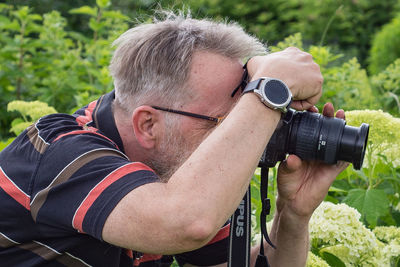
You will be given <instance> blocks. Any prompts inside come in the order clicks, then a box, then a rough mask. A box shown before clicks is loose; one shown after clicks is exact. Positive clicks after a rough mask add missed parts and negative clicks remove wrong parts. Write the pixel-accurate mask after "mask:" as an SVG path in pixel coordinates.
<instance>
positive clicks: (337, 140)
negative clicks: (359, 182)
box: [287, 112, 369, 169]
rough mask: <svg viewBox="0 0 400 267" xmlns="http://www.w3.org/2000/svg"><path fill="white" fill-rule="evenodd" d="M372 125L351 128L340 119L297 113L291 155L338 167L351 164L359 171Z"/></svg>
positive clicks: (294, 119)
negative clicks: (342, 161)
mask: <svg viewBox="0 0 400 267" xmlns="http://www.w3.org/2000/svg"><path fill="white" fill-rule="evenodd" d="M368 131H369V125H368V124H365V123H364V124H362V126H361V127H359V128H357V127H352V126H347V125H346V122H345V121H344V120H342V119H338V118H330V117H324V116H322V115H320V114H317V113H312V112H295V114H294V116H293V118H292V121H291V125H290V131H289V140H288V144H287V152H288V153H290V154H295V155H297V156H299V157H300V158H302V159H305V160H321V161H323V162H326V163H328V164H335V163H336V162H337V161H338V160H344V161H347V162H351V163H353V165H354V168H355V169H360V168H361V166H362V163H363V159H364V154H365V149H366V144H367V140H368Z"/></svg>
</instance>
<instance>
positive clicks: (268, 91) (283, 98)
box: [243, 77, 292, 113]
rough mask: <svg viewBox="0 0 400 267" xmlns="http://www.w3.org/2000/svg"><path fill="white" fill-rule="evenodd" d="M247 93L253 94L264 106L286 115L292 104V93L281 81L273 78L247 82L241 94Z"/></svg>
mask: <svg viewBox="0 0 400 267" xmlns="http://www.w3.org/2000/svg"><path fill="white" fill-rule="evenodd" d="M249 92H254V93H255V94H256V95H257V96H258V97H259V98H260V100H261V102H262V103H263V104H264V105H265V106H267V107H269V108H271V109H275V110H280V111H281V112H282V113H286V111H287V108H288V107H289V105H290V103H291V102H292V93H291V92H290V90H289V87H287V85H286V84H285V83H284V82H283V81H281V80H279V79H275V78H268V77H261V78H260V79H257V80H254V81H252V82H249V83H248V84H247V86H246V88H245V89H244V90H243V94H246V93H249Z"/></svg>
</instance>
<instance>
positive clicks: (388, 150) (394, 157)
mask: <svg viewBox="0 0 400 267" xmlns="http://www.w3.org/2000/svg"><path fill="white" fill-rule="evenodd" d="M346 121H347V124H348V125H352V126H356V127H358V126H360V125H361V123H363V122H365V123H368V124H369V125H370V132H369V135H368V148H367V151H366V155H365V159H366V160H364V164H365V166H373V165H374V163H375V162H376V161H377V160H378V154H383V155H385V156H386V157H387V159H388V161H390V162H392V164H393V166H394V167H399V166H400V154H399V153H400V131H399V130H398V129H400V118H396V117H393V116H392V115H390V114H389V113H387V112H383V111H382V110H352V111H347V112H346ZM369 154H370V157H369V156H368V155H369ZM370 161H371V162H370Z"/></svg>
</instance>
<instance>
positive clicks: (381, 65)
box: [369, 13, 400, 74]
mask: <svg viewBox="0 0 400 267" xmlns="http://www.w3.org/2000/svg"><path fill="white" fill-rule="evenodd" d="M397 58H400V13H399V15H398V16H397V17H396V18H394V19H393V20H392V21H391V22H390V23H388V24H387V25H385V26H384V27H383V28H382V29H381V30H380V31H379V33H377V34H376V36H375V37H374V39H373V41H372V47H371V52H370V59H369V60H370V65H369V70H370V72H371V73H373V74H377V73H378V72H380V71H382V70H384V69H385V68H386V67H387V66H388V65H389V64H391V63H393V62H394V61H395V60H396V59H397Z"/></svg>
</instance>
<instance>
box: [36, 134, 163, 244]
mask: <svg viewBox="0 0 400 267" xmlns="http://www.w3.org/2000/svg"><path fill="white" fill-rule="evenodd" d="M157 181H158V177H157V176H156V174H155V173H154V172H153V171H152V170H151V169H150V168H149V167H148V166H146V165H145V164H143V163H140V162H131V161H129V160H128V159H127V158H126V156H124V154H122V153H121V152H120V151H118V150H117V149H116V148H115V147H114V145H113V144H111V143H110V142H109V141H108V140H107V139H105V138H103V137H102V136H99V135H98V134H91V133H88V134H86V133H85V134H77V135H71V136H66V137H63V138H61V139H59V140H57V141H55V142H53V143H52V144H51V146H50V147H49V149H48V150H47V151H46V153H45V155H44V156H43V157H42V159H41V162H40V164H39V168H38V170H37V172H36V175H35V176H34V179H33V182H32V185H31V188H32V194H31V195H32V196H33V198H32V200H31V203H30V211H31V215H32V218H33V219H34V220H35V221H36V223H37V225H38V226H39V228H40V231H41V232H42V233H45V234H46V235H50V236H51V235H60V234H62V232H75V233H76V232H80V233H86V234H89V235H91V236H93V237H95V238H97V239H100V240H101V239H102V236H101V235H102V230H103V226H104V223H105V221H106V219H107V217H108V216H109V214H110V213H111V211H112V210H113V209H114V208H115V206H116V205H117V204H118V203H119V201H120V200H121V199H122V198H123V197H124V196H125V195H126V194H128V193H129V192H131V191H132V190H134V189H135V188H137V187H139V186H141V185H144V184H147V183H152V182H157Z"/></svg>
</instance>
